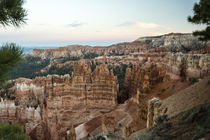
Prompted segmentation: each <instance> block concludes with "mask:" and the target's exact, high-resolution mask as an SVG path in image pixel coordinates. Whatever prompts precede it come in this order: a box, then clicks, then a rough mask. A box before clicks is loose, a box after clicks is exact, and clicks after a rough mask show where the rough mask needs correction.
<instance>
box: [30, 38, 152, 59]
mask: <svg viewBox="0 0 210 140" xmlns="http://www.w3.org/2000/svg"><path fill="white" fill-rule="evenodd" d="M147 47H148V45H147V44H145V43H143V42H139V41H135V42H127V43H119V44H114V45H111V46H108V47H105V46H94V47H92V46H82V45H70V46H64V47H60V48H56V49H34V50H33V52H32V54H31V56H34V57H40V58H42V59H46V58H50V59H56V58H65V57H67V58H68V57H70V56H71V57H80V58H83V57H84V56H85V55H87V54H97V55H99V56H101V55H108V54H114V55H115V54H120V55H126V54H129V53H133V52H143V51H145V50H146V48H147Z"/></svg>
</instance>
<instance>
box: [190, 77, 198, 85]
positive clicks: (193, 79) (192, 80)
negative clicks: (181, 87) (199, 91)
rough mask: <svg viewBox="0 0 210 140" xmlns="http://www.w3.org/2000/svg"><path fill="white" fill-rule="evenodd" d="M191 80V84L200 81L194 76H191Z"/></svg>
mask: <svg viewBox="0 0 210 140" xmlns="http://www.w3.org/2000/svg"><path fill="white" fill-rule="evenodd" d="M189 81H190V83H191V84H195V83H196V82H198V79H197V78H194V77H190V78H189Z"/></svg>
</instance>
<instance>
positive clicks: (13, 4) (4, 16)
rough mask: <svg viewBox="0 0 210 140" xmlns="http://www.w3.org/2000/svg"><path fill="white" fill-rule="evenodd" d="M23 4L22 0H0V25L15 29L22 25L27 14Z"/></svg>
mask: <svg viewBox="0 0 210 140" xmlns="http://www.w3.org/2000/svg"><path fill="white" fill-rule="evenodd" d="M23 4H24V0H0V24H1V25H3V26H10V25H13V26H15V27H19V26H20V25H22V24H24V23H25V21H26V18H25V17H26V16H27V12H26V10H25V9H24V8H23V7H22V6H23Z"/></svg>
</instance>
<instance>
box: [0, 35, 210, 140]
mask: <svg viewBox="0 0 210 140" xmlns="http://www.w3.org/2000/svg"><path fill="white" fill-rule="evenodd" d="M208 48H209V42H201V41H198V38H196V37H194V36H192V34H179V33H171V34H167V35H162V36H155V37H143V38H139V39H137V40H135V41H133V42H126V43H119V44H114V45H111V46H108V47H100V46H96V47H91V46H81V45H73V46H65V47H60V48H57V49H45V50H39V49H34V51H33V53H32V54H29V55H28V56H25V58H27V59H28V58H30V59H28V60H31V61H29V62H30V63H31V64H32V65H37V66H39V65H43V66H40V68H39V69H33V67H32V68H31V67H30V66H31V64H30V63H28V64H24V65H23V66H24V68H26V69H27V67H28V68H30V70H31V71H32V72H33V75H34V77H32V78H30V76H31V75H30V76H29V75H27V74H23V75H22V76H20V77H18V78H14V79H13V81H14V83H15V84H14V85H13V86H12V87H11V88H10V90H11V91H14V93H13V94H12V95H11V97H13V98H11V99H9V98H7V97H6V96H3V97H2V99H1V102H0V109H1V110H0V123H20V124H21V126H22V127H23V129H24V131H25V133H26V134H27V135H29V136H30V138H31V139H32V140H46V139H49V140H63V139H65V140H75V139H77V140H79V139H84V140H85V139H94V138H97V137H98V138H99V137H103V136H106V137H108V138H110V139H111V138H113V139H114V138H118V139H124V138H126V137H130V136H133V134H135V132H139V131H141V130H142V129H146V128H150V127H153V126H156V125H157V124H156V120H157V118H158V117H159V116H163V115H167V116H168V117H169V118H171V117H173V116H175V115H177V114H179V113H181V112H183V111H187V110H189V109H191V108H193V107H195V106H197V105H199V104H205V103H208V102H209V101H210V99H209V97H210V96H209V95H210V92H209V86H207V84H208V81H209V79H208V78H206V77H209V76H210V54H209V52H208ZM23 66H22V67H23ZM22 69H23V68H22ZM52 69H53V70H54V71H53V72H54V73H50V70H52ZM20 70H21V68H20ZM49 74H50V75H49ZM58 74H59V75H58ZM40 75H41V76H40ZM192 79H194V80H195V82H197V81H199V82H198V83H196V84H194V83H193V81H192ZM192 89H194V90H192ZM198 90H200V94H197V93H198V92H199V91H198ZM12 99H13V100H12ZM185 103H187V104H188V105H186V106H185V105H183V104H185Z"/></svg>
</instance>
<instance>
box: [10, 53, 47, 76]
mask: <svg viewBox="0 0 210 140" xmlns="http://www.w3.org/2000/svg"><path fill="white" fill-rule="evenodd" d="M49 64H50V60H49V59H43V60H42V59H41V58H40V57H31V56H26V57H25V59H24V62H23V63H22V64H20V65H19V66H17V67H16V69H15V70H13V71H10V72H9V75H10V79H16V78H19V77H25V78H35V77H36V76H43V75H44V74H43V75H42V74H40V73H39V72H40V71H41V70H42V69H43V68H45V67H46V66H48V65H49Z"/></svg>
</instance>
